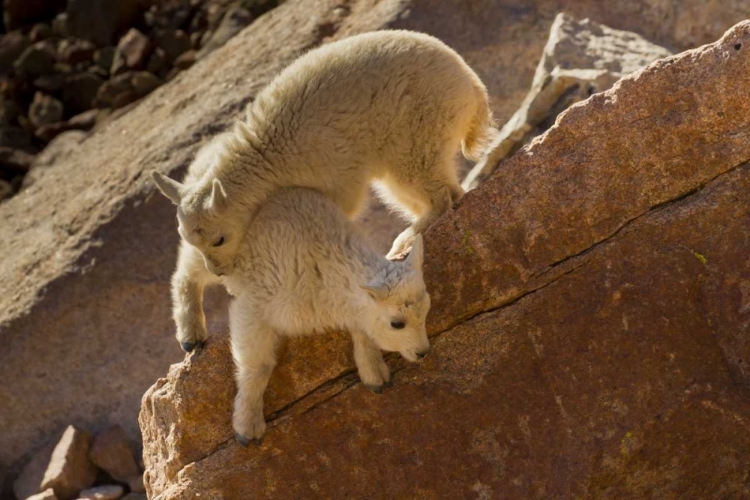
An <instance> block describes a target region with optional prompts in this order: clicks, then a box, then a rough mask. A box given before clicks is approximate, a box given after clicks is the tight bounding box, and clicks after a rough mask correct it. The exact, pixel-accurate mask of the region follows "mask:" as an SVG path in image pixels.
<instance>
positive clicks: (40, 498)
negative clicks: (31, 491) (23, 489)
mask: <svg viewBox="0 0 750 500" xmlns="http://www.w3.org/2000/svg"><path fill="white" fill-rule="evenodd" d="M26 500H58V499H57V496H55V491H54V490H53V489H52V488H48V489H46V490H44V491H43V492H41V493H37V494H36V495H32V496H30V497H28V498H27V499H26Z"/></svg>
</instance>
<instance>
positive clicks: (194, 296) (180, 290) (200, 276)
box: [172, 241, 219, 352]
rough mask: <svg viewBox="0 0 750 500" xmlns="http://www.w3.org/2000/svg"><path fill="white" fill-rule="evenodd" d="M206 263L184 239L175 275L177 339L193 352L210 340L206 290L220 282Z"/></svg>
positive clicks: (174, 301) (174, 304) (173, 289)
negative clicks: (205, 303)
mask: <svg viewBox="0 0 750 500" xmlns="http://www.w3.org/2000/svg"><path fill="white" fill-rule="evenodd" d="M218 282H219V279H218V278H217V277H216V276H214V275H213V274H211V273H210V272H209V271H208V269H206V265H205V263H204V262H203V257H201V254H200V252H198V250H197V249H195V248H194V247H192V246H190V245H189V244H188V243H185V242H184V241H183V242H181V244H180V253H179V257H178V259H177V269H176V270H175V272H174V274H173V275H172V314H173V317H174V321H175V324H176V325H177V335H176V336H177V341H178V342H179V343H180V346H181V347H182V349H183V350H184V351H186V352H190V351H192V350H193V349H195V348H200V347H201V346H202V345H203V343H204V342H205V341H206V337H207V333H206V315H205V313H204V312H203V290H204V289H205V287H206V285H209V284H213V283H218Z"/></svg>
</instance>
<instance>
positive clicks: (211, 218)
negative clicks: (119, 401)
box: [154, 31, 496, 350]
mask: <svg viewBox="0 0 750 500" xmlns="http://www.w3.org/2000/svg"><path fill="white" fill-rule="evenodd" d="M495 132H496V130H495V129H494V128H492V117H491V112H490V109H489V107H488V98H487V90H486V88H485V87H484V85H483V84H482V82H481V81H480V79H479V77H478V76H477V75H476V74H475V73H474V72H473V71H472V70H471V68H469V66H468V65H467V64H466V63H465V62H464V61H463V59H461V57H460V56H459V55H458V54H456V53H455V52H454V51H453V50H452V49H450V48H449V47H448V46H446V45H445V44H444V43H442V42H441V41H439V40H437V39H436V38H433V37H430V36H428V35H424V34H420V33H414V32H409V31H381V32H373V33H367V34H363V35H357V36H353V37H350V38H347V39H344V40H341V41H337V42H333V43H331V44H328V45H324V46H322V47H320V48H317V49H315V50H312V51H310V52H308V53H307V54H305V55H304V56H302V57H300V58H299V59H298V60H297V61H295V62H294V63H292V64H291V65H290V66H289V67H288V68H286V69H285V70H284V71H283V72H281V74H279V75H278V76H277V77H276V78H275V79H274V80H273V81H272V82H271V83H270V84H269V85H268V86H267V87H266V88H264V89H263V90H262V91H261V92H260V93H259V94H258V95H257V98H256V99H255V101H254V102H253V103H252V104H251V105H249V106H248V109H247V114H246V120H245V121H244V122H238V123H237V124H236V125H235V127H234V129H233V130H232V131H231V132H229V133H227V134H224V135H222V136H220V137H219V138H218V139H217V140H215V141H214V142H213V143H212V144H211V145H210V146H209V148H208V149H209V151H208V152H203V151H202V152H201V153H200V154H199V155H198V157H197V158H196V160H195V161H194V163H193V165H191V167H190V173H189V175H188V178H186V179H185V183H184V184H181V183H178V182H176V181H174V180H172V179H169V178H167V177H165V176H163V175H161V174H159V173H157V172H154V179H155V181H156V183H157V185H158V186H159V188H160V189H161V191H162V192H163V193H164V194H165V195H166V196H168V197H169V198H170V199H171V200H172V201H173V202H174V203H175V204H177V205H178V211H177V215H178V219H179V225H180V234H181V235H182V238H183V240H184V241H185V242H186V243H187V244H189V246H188V245H183V246H182V249H181V252H180V259H179V264H178V269H177V271H176V273H175V276H174V278H173V297H174V301H175V304H174V314H175V320H176V322H177V337H178V340H179V341H180V342H181V344H182V346H183V348H185V349H186V350H190V349H192V348H193V347H195V346H196V345H200V344H201V343H202V342H203V340H204V339H205V337H206V331H205V326H204V324H205V320H204V318H203V313H202V311H201V310H200V307H201V303H202V293H203V287H204V286H205V284H207V283H211V282H213V281H215V278H213V277H211V276H209V275H208V273H206V272H205V270H204V269H202V268H201V266H200V265H199V264H198V263H197V262H196V260H197V259H198V256H199V254H200V256H201V257H202V258H203V259H204V261H205V267H206V268H207V269H208V270H209V271H210V272H211V273H213V274H215V275H219V276H221V275H229V274H231V273H232V270H233V266H234V261H235V256H236V254H237V250H238V248H239V245H240V242H241V241H242V240H243V236H244V232H245V230H246V228H247V227H248V224H249V221H250V220H251V218H252V217H253V214H254V212H255V211H256V209H257V207H258V206H259V205H260V204H262V203H263V201H264V200H265V199H266V198H268V196H269V195H270V194H271V193H273V192H274V191H275V190H276V189H278V188H280V187H286V186H300V187H309V188H313V189H317V190H318V191H320V192H321V193H323V194H324V195H325V196H327V197H328V198H330V199H331V200H333V202H334V203H335V204H336V205H337V206H338V207H339V208H340V209H341V210H343V212H344V213H345V214H346V216H347V217H349V218H353V217H355V216H356V215H357V213H358V212H359V210H360V209H361V208H362V206H363V204H364V202H365V201H366V197H367V191H368V187H369V185H370V183H371V182H374V181H377V183H378V192H379V194H380V196H381V197H382V198H383V200H384V201H385V202H386V203H388V204H389V205H391V207H393V208H394V209H396V210H398V211H399V212H401V213H402V214H403V215H404V216H405V217H407V218H409V219H410V220H411V222H412V223H411V226H410V227H409V228H408V229H406V231H404V232H403V233H402V234H401V235H399V236H398V238H397V239H396V240H395V242H394V244H393V247H392V249H391V251H390V253H389V257H393V256H395V255H399V254H403V253H404V252H405V251H406V250H407V249H408V248H409V246H410V245H411V243H412V241H413V239H414V236H415V235H416V234H418V233H421V232H423V231H424V230H425V229H426V228H427V227H428V226H429V225H430V223H432V222H433V221H434V220H435V218H437V217H438V216H439V215H441V214H442V213H443V212H445V211H446V210H447V209H448V208H449V207H450V206H451V204H452V203H454V202H455V201H457V200H458V199H459V198H460V197H461V196H462V195H463V192H464V191H463V189H462V188H461V186H460V184H459V182H458V180H457V171H456V170H457V169H456V155H457V153H458V152H459V151H460V150H462V151H463V154H464V156H466V157H467V158H470V159H473V160H477V159H478V157H479V156H480V153H481V152H482V150H483V148H484V145H485V144H486V143H487V142H488V141H489V140H491V139H492V136H493V134H494V133H495ZM191 247H192V248H191ZM196 250H197V252H196Z"/></svg>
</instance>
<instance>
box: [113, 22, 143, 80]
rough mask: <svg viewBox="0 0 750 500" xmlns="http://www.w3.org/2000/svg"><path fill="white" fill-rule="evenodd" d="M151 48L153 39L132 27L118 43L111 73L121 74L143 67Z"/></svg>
mask: <svg viewBox="0 0 750 500" xmlns="http://www.w3.org/2000/svg"><path fill="white" fill-rule="evenodd" d="M151 49H152V45H151V40H149V39H148V37H147V36H146V35H144V34H143V33H141V32H140V31H138V30H137V29H135V28H131V29H130V31H128V32H127V33H126V34H125V36H124V37H122V39H121V40H120V43H118V44H117V49H116V50H115V55H114V59H113V61H112V67H111V69H110V73H111V74H112V75H119V74H121V73H123V72H125V71H128V70H132V69H138V68H141V67H143V65H144V64H146V61H147V60H148V59H147V58H148V56H149V55H150V54H151Z"/></svg>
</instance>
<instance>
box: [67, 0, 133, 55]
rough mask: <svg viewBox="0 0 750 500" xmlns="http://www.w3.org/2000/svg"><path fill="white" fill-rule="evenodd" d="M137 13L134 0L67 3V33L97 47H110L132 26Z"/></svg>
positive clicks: (90, 0) (78, 0) (97, 0)
mask: <svg viewBox="0 0 750 500" xmlns="http://www.w3.org/2000/svg"><path fill="white" fill-rule="evenodd" d="M138 11H139V6H138V1H137V0H119V1H117V2H102V1H100V0H68V7H67V19H66V28H67V32H68V34H69V35H70V36H73V37H75V38H83V39H85V40H89V41H91V42H93V43H94V44H96V45H97V46H100V47H104V46H106V45H111V44H112V43H113V42H114V41H115V38H116V36H117V35H118V34H120V33H122V32H124V31H125V29H127V27H129V26H131V25H132V22H133V21H134V20H135V18H136V16H137V15H138Z"/></svg>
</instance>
